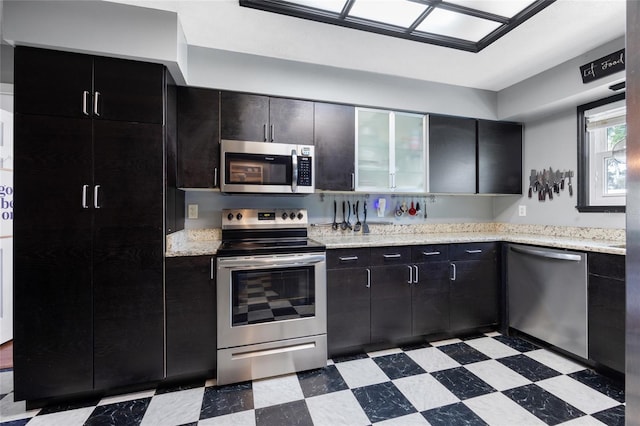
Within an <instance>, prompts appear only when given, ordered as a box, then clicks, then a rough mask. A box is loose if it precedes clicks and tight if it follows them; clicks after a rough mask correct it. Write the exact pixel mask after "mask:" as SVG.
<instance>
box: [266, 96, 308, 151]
mask: <svg viewBox="0 0 640 426" xmlns="http://www.w3.org/2000/svg"><path fill="white" fill-rule="evenodd" d="M267 140H268V141H269V142H278V143H290V144H296V145H313V102H309V101H301V100H297V99H285V98H271V99H270V101H269V135H268V136H267Z"/></svg>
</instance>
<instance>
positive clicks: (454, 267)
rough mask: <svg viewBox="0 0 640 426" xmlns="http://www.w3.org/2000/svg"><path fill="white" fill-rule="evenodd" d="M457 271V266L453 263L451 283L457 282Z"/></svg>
mask: <svg viewBox="0 0 640 426" xmlns="http://www.w3.org/2000/svg"><path fill="white" fill-rule="evenodd" d="M457 272H458V271H457V270H456V264H455V263H452V264H451V281H455V280H456V275H457Z"/></svg>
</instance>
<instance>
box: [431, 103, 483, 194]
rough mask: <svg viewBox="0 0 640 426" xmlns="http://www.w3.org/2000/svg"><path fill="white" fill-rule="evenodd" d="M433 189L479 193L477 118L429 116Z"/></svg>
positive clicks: (435, 190)
mask: <svg viewBox="0 0 640 426" xmlns="http://www.w3.org/2000/svg"><path fill="white" fill-rule="evenodd" d="M428 170H429V191H430V192H442V193H467V194H474V193H475V192H476V120H475V119H472V118H461V117H449V116H440V115H429V167H428Z"/></svg>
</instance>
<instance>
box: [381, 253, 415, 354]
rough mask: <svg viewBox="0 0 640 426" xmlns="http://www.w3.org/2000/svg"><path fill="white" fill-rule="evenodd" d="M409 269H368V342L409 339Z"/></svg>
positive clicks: (404, 266) (396, 267)
mask: <svg viewBox="0 0 640 426" xmlns="http://www.w3.org/2000/svg"><path fill="white" fill-rule="evenodd" d="M411 268H412V267H411V266H409V265H406V264H405V265H392V266H375V267H372V268H371V342H372V343H379V342H395V341H397V340H398V339H403V338H407V337H410V336H411V288H412V284H410V283H409V281H410V277H411V273H412V272H411Z"/></svg>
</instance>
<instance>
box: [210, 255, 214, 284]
mask: <svg viewBox="0 0 640 426" xmlns="http://www.w3.org/2000/svg"><path fill="white" fill-rule="evenodd" d="M213 268H214V266H213V257H212V258H211V274H210V278H211V279H213Z"/></svg>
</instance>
